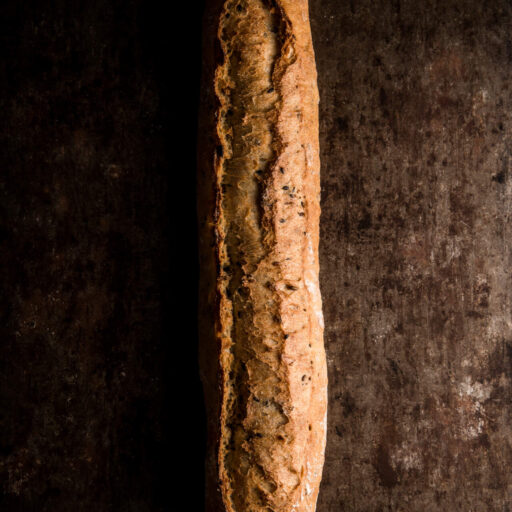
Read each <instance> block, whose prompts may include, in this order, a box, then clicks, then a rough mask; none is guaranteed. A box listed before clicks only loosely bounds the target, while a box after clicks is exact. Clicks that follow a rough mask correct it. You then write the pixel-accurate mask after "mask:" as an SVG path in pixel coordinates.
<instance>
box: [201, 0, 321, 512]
mask: <svg viewBox="0 0 512 512" xmlns="http://www.w3.org/2000/svg"><path fill="white" fill-rule="evenodd" d="M203 43H204V51H203V59H204V63H203V77H202V97H201V107H200V119H199V152H198V156H199V159H198V218H199V232H200V264H201V277H200V293H199V295H200V311H199V329H200V368H201V376H202V380H203V385H204V391H205V401H206V409H207V415H208V454H207V460H206V479H207V482H206V483H207V498H206V510H207V512H220V511H222V512H224V511H226V512H313V511H314V510H315V505H316V499H317V495H318V488H319V484H320V479H321V472H322V466H323V459H324V449H325V435H326V411H327V374H326V363H325V352H324V346H323V317H322V304H321V297H320V290H319V284H318V238H319V216H320V205H319V202H320V201H319V193H320V162H319V148H318V91H317V85H316V68H315V62H314V53H313V47H312V42H311V33H310V27H309V18H308V5H307V1H305V0H280V1H271V0H236V1H225V2H221V1H217V0H212V1H210V2H207V11H206V14H205V19H204V41H203Z"/></svg>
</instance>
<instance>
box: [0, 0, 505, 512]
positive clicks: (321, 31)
mask: <svg viewBox="0 0 512 512" xmlns="http://www.w3.org/2000/svg"><path fill="white" fill-rule="evenodd" d="M189 4H190V5H189V6H180V7H181V8H183V9H184V12H183V13H181V11H179V12H175V14H174V16H173V17H172V18H171V17H169V16H168V15H165V10H166V9H165V6H160V5H157V3H156V2H151V1H148V2H140V1H135V0H134V1H130V0H129V1H124V2H105V1H102V2H100V1H95V0H92V1H88V2H80V1H76V2H69V1H64V0H61V1H56V2H49V1H45V0H39V1H37V2H30V1H26V2H15V1H14V0H8V1H5V2H2V5H1V6H0V21H1V30H0V41H1V44H0V50H1V57H2V58H1V59H0V63H1V67H2V73H1V74H0V105H1V108H2V121H1V123H0V139H1V144H0V161H1V172H0V187H1V188H0V194H1V195H0V198H1V199H0V221H1V228H2V230H1V235H2V246H1V251H0V284H1V287H2V295H1V315H2V321H1V329H2V331H1V332H2V336H1V342H0V365H1V368H0V411H1V416H0V483H1V496H0V510H2V512H4V511H6V512H18V511H22V512H27V511H30V512H31V511H35V512H41V511H52V512H56V511H57V512H60V511H63V512H68V511H70V510H71V511H84V512H90V511H97V512H110V511H122V512H125V511H128V512H131V511H137V512H140V511H142V512H144V511H151V512H153V511H160V510H174V509H175V506H176V505H175V503H176V502H175V499H176V498H175V497H176V496H178V499H180V498H183V497H185V498H186V499H187V502H188V505H189V506H188V510H190V511H195V510H201V504H202V496H201V490H202V488H203V481H202V472H203V468H202V458H203V454H202V447H201V441H202V432H203V427H202V417H201V409H200V407H201V405H200V400H201V396H200V393H199V379H198V377H197V374H198V372H197V365H196V357H197V354H196V353H195V348H194V347H195V346H196V335H195V324H194V320H193V318H194V315H193V314H191V311H193V310H194V300H195V299H194V296H195V285H191V284H190V281H191V280H192V281H193V280H194V279H195V277H194V276H195V271H196V268H195V262H196V247H195V245H194V242H193V240H194V239H195V232H194V229H195V223H196V219H195V218H194V212H195V207H194V204H193V202H194V194H195V189H194V183H193V176H194V174H195V164H194V162H193V158H194V154H195V150H194V144H193V142H194V139H195V133H196V128H195V107H194V104H195V98H196V94H197V88H198V80H199V74H198V71H199V67H200V59H199V57H198V48H199V33H200V29H199V27H200V16H199V8H198V6H197V5H195V4H194V5H192V3H189ZM175 8H176V9H177V8H178V7H177V6H176V7H175ZM186 9H188V11H187V10H186ZM310 12H311V20H312V29H313V37H314V43H315V49H316V56H317V66H318V71H319V88H320V95H321V105H320V114H321V126H320V128H321V149H322V155H321V157H322V166H323V167H322V172H323V175H322V179H323V218H322V226H321V228H322V238H321V247H320V249H321V265H322V274H321V285H322V290H323V296H324V304H325V308H324V309H325V320H326V345H327V350H328V356H329V365H330V385H331V388H330V416H329V432H328V447H327V461H326V466H325V471H324V480H323V486H322V488H321V492H320V496H319V504H318V512H341V511H355V512H357V511H365V512H380V511H389V510H391V511H400V510H403V511H420V512H422V511H431V510H434V511H438V510H439V511H452V510H461V511H464V512H467V511H469V510H472V511H474V512H480V511H482V512H484V511H485V512H487V511H490V512H505V511H508V510H510V509H512V503H511V498H510V495H511V493H512V491H511V489H510V485H511V480H512V476H511V472H510V470H509V466H510V464H511V463H512V450H511V446H510V445H511V441H510V439H511V432H510V427H509V426H508V425H510V424H511V421H512V418H511V407H512V406H511V403H512V392H511V385H510V379H511V378H512V333H511V332H510V330H511V326H510V313H509V311H510V306H511V305H510V296H511V290H512V286H511V283H510V277H509V276H508V274H507V272H508V268H509V267H510V255H509V253H510V251H509V249H508V243H507V242H508V240H509V239H510V232H509V229H510V228H509V216H510V206H509V205H510V199H511V197H510V195H511V193H512V191H511V184H510V178H511V176H510V170H509V166H510V161H511V160H510V155H509V150H510V133H512V120H511V118H510V112H512V98H511V96H510V90H508V87H509V83H512V81H511V79H512V41H511V39H510V34H511V33H512V32H511V30H510V29H511V7H509V5H508V4H507V2H500V1H498V0H490V1H488V2H484V1H482V2H477V1H471V2H469V1H457V2H455V1H453V0H451V1H443V2H441V1H439V2H427V1H416V2H413V1H409V2H407V3H405V2H398V1H389V2H388V1H376V2H361V1H355V0H353V1H350V0H346V1H345V0H310ZM182 27H184V28H185V30H186V34H187V37H186V40H184V39H183V38H182V39H181V40H178V41H176V46H174V45H173V44H174V43H175V39H174V36H176V38H178V36H179V34H178V29H179V28H182ZM180 37H182V36H180ZM176 48H179V49H181V50H183V51H182V52H181V53H180V52H177V50H176ZM185 49H186V51H185ZM178 69H179V70H181V71H182V74H181V77H180V80H179V83H178V84H176V79H175V76H176V70H178ZM173 85H174V86H176V85H177V86H178V91H179V98H178V101H175V100H176V96H173V95H172V94H171V93H170V91H171V88H172V86H173ZM173 122H177V123H178V128H179V135H180V138H179V139H176V138H173V139H171V138H170V128H171V126H172V124H171V123H173ZM178 153H179V154H186V155H190V160H189V161H186V162H185V163H182V162H178V160H173V159H174V158H175V157H176V155H177V154H178ZM178 156H179V155H178ZM178 163H179V165H178ZM116 166H117V167H116ZM187 170H188V171H187ZM166 190H170V193H169V194H168V195H167V192H166ZM178 201H179V202H180V203H181V204H180V208H174V205H175V203H176V202H178ZM176 240H185V241H186V243H185V244H183V245H182V246H181V249H180V251H176V250H175V248H176ZM166 254H170V255H171V258H168V257H167V256H166ZM171 261H172V263H171ZM171 268H172V269H173V271H174V273H173V274H171V273H170V272H169V270H170V269H171ZM183 276H185V277H188V279H189V281H188V283H187V282H185V284H183V281H184V280H183V279H181V278H182V277H183ZM177 292H178V293H179V300H176V301H174V302H171V301H170V300H168V299H167V298H166V297H169V296H176V297H178V293H177ZM171 310H173V311H177V315H176V318H179V319H180V320H181V321H183V319H184V318H187V312H188V315H189V316H188V318H189V319H190V321H188V322H185V323H186V326H187V329H188V330H187V333H186V334H185V335H181V336H178V335H177V334H176V332H175V331H174V330H173V328H172V326H173V325H174V324H173V323H171V320H170V319H171V317H172V315H171ZM180 369H182V371H181V372H179V373H180V380H179V381H178V379H177V372H178V370H180ZM123 372H124V374H125V375H123ZM171 406H172V407H171ZM172 410H178V411H179V412H180V414H182V413H186V414H189V415H190V416H189V417H191V418H193V421H185V422H183V421H176V417H173V416H172V415H171V411H172ZM173 426H178V427H179V431H180V433H181V438H180V442H179V443H171V442H170V439H169V432H170V430H171V427H173ZM180 449H181V450H180ZM177 450H178V453H177ZM183 452H184V453H183ZM38 461H39V462H38ZM169 461H179V464H180V474H179V475H178V477H181V478H182V479H183V481H184V482H185V483H188V485H190V484H191V483H192V484H193V485H196V488H195V490H193V491H189V492H187V493H186V495H185V496H184V495H183V492H181V491H182V489H185V488H186V487H185V486H184V485H180V484H177V483H176V481H174V482H170V480H169V479H168V478H166V476H165V471H166V470H167V469H168V468H169ZM175 478H176V477H175ZM177 490H178V492H177ZM173 504H174V505H173ZM173 507H174V508H173Z"/></svg>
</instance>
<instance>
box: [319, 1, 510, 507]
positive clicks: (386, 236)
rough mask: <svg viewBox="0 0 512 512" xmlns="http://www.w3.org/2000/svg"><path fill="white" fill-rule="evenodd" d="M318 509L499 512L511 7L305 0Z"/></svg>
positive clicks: (506, 450) (505, 408) (506, 344)
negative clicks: (315, 176) (313, 98)
mask: <svg viewBox="0 0 512 512" xmlns="http://www.w3.org/2000/svg"><path fill="white" fill-rule="evenodd" d="M310 10H311V19H312V28H313V38H314V43H315V49H316V55H317V65H318V75H319V87H320V95H321V107H320V119H321V160H322V187H323V188H322V206H323V216H322V221H321V229H322V232H321V286H322V291H323V297H324V304H325V320H326V343H327V350H328V361H329V378H330V390H329V398H330V413H329V431H328V446H327V457H326V465H325V471H324V480H323V485H322V488H321V492H320V498H319V506H318V512H328V511H329V512H334V511H336V512H338V511H368V512H370V511H372V512H376V511H384V510H390V511H399V510H400V511H426V510H439V511H453V510H464V511H470V510H471V511H473V512H477V511H479V512H480V511H481V512H484V511H495V512H498V511H506V510H510V509H511V507H512V473H511V472H510V465H511V463H512V427H511V420H512V402H511V399H512V387H511V378H512V332H511V329H512V323H511V291H512V282H511V276H510V263H511V250H510V240H511V228H510V215H511V212H512V210H511V206H510V204H511V203H510V201H511V191H512V188H511V182H510V178H511V176H510V162H511V155H510V150H511V145H510V144H511V137H510V134H511V133H512V119H511V115H510V112H511V111H512V97H511V90H510V83H511V79H512V41H511V39H510V28H511V23H510V22H511V14H512V8H511V6H510V3H508V2H504V1H497V0H492V1H489V2H476V1H462V2H461V1H432V2H431V1H419V2H414V1H400V0H398V1H393V2H387V1H378V2H370V1H338V0H311V3H310Z"/></svg>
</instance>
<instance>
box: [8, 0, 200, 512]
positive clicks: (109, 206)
mask: <svg viewBox="0 0 512 512" xmlns="http://www.w3.org/2000/svg"><path fill="white" fill-rule="evenodd" d="M169 7H171V9H172V12H171V13H169ZM201 14H202V2H194V3H190V5H188V6H186V5H181V3H179V5H178V4H169V3H164V2H160V1H158V2H157V1H149V2H146V1H140V0H129V1H123V2H121V1H112V2H102V1H88V2H86V1H79V0H78V1H73V2H68V1H64V0H57V1H53V2H50V1H38V2H21V3H20V2H17V1H14V0H7V1H5V2H2V4H1V5H0V66H1V72H0V108H1V109H2V112H3V114H2V122H1V123H0V147H1V149H0V167H1V169H2V172H1V173H0V240H1V243H2V249H1V251H0V287H1V289H2V294H1V296H0V316H1V322H0V340H1V341H0V480H1V481H2V489H1V491H0V510H2V511H5V512H15V511H23V512H31V511H37V512H45V511H52V512H59V511H66V512H68V511H69V510H75V511H84V512H85V511H86V512H90V511H92V510H96V511H98V512H102V511H105V512H110V511H123V512H125V511H127V512H130V511H137V512H146V511H147V512H149V511H150V512H154V511H170V510H175V509H176V506H177V500H178V499H179V498H178V497H177V496H179V495H180V494H181V493H183V492H186V500H187V503H188V506H187V509H188V510H202V509H203V501H204V495H203V488H204V477H203V460H204V441H205V418H204V408H203V397H202V391H201V386H200V381H199V373H198V365H197V355H198V354H197V327H196V326H197V322H196V315H197V313H196V309H197V279H198V263H197V262H198V258H197V231H196V208H195V206H196V205H195V174H196V156H195V155H196V132H197V104H198V98H199V79H200V68H201V59H200V46H201V37H200V34H201ZM176 474H177V475H178V478H176ZM180 501H181V500H180Z"/></svg>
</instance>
